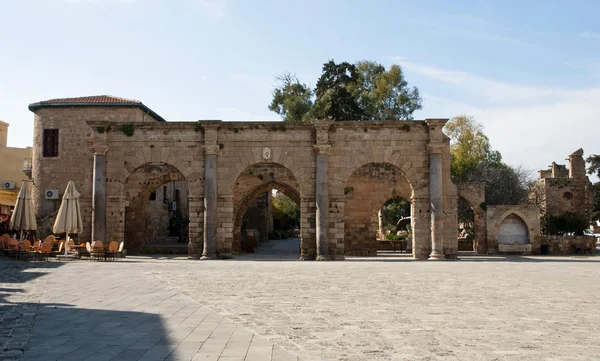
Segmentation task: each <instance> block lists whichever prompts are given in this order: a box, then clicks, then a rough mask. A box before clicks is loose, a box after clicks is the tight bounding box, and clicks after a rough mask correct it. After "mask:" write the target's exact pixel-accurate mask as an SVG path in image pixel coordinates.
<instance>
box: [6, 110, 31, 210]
mask: <svg viewBox="0 0 600 361" xmlns="http://www.w3.org/2000/svg"><path fill="white" fill-rule="evenodd" d="M8 127H9V124H8V123H5V122H3V121H0V164H1V165H0V222H2V221H5V220H7V219H8V218H10V214H11V209H12V207H14V205H15V202H16V200H17V194H18V193H19V189H20V188H21V186H22V185H23V180H24V179H28V176H29V175H31V173H30V172H31V155H32V148H31V147H27V148H14V147H9V146H8V145H7V141H8Z"/></svg>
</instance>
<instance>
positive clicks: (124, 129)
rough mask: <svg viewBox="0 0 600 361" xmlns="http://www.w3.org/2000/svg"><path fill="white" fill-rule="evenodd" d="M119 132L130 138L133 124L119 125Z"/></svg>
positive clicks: (133, 130)
mask: <svg viewBox="0 0 600 361" xmlns="http://www.w3.org/2000/svg"><path fill="white" fill-rule="evenodd" d="M121 132H123V134H125V135H126V136H128V137H132V136H133V133H134V132H135V129H134V127H133V124H131V123H125V124H122V125H121Z"/></svg>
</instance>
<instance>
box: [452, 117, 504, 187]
mask: <svg viewBox="0 0 600 361" xmlns="http://www.w3.org/2000/svg"><path fill="white" fill-rule="evenodd" d="M444 130H445V133H446V135H447V136H448V137H449V138H450V156H451V165H450V173H451V176H452V179H453V180H454V181H455V182H466V181H467V179H468V178H471V173H473V172H474V171H475V170H476V168H477V166H478V165H480V164H481V163H488V164H497V165H500V164H502V155H501V154H500V152H498V151H495V150H492V147H491V145H490V140H489V138H488V137H487V136H486V135H485V134H484V133H483V126H482V125H481V124H479V123H477V122H476V121H475V119H474V118H473V117H470V116H467V115H460V116H457V117H454V118H452V119H451V120H450V121H449V122H448V123H446V126H445V127H444Z"/></svg>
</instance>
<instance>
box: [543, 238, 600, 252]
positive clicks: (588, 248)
mask: <svg viewBox="0 0 600 361" xmlns="http://www.w3.org/2000/svg"><path fill="white" fill-rule="evenodd" d="M541 243H542V244H545V245H548V253H549V254H574V253H588V252H589V253H590V254H592V253H596V238H595V237H590V236H548V235H544V236H542V238H541Z"/></svg>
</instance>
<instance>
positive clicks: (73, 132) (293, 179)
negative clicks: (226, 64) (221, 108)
mask: <svg viewBox="0 0 600 361" xmlns="http://www.w3.org/2000/svg"><path fill="white" fill-rule="evenodd" d="M123 123H130V124H131V126H129V128H130V130H132V131H133V132H131V133H130V134H126V133H127V132H124V131H122V128H121V125H122V124H123ZM444 123H445V120H436V119H432V120H427V121H390V122H365V123H362V122H325V121H319V122H314V123H301V124H288V123H272V122H264V123H263V122H220V121H201V122H156V121H153V120H152V121H148V115H145V114H144V113H143V112H142V111H141V110H139V109H137V108H135V107H133V108H131V107H122V108H119V107H114V108H112V107H102V108H97V107H92V106H82V107H63V108H43V107H41V108H39V109H36V110H35V138H34V148H35V151H34V176H35V177H36V178H37V179H36V182H39V183H36V184H39V186H40V187H41V188H42V189H45V188H59V189H61V190H62V189H64V186H65V185H66V182H67V181H68V180H74V181H75V183H76V186H77V188H78V190H79V191H80V193H81V194H82V199H81V204H82V213H83V216H84V229H85V232H84V234H83V235H82V238H83V239H85V238H86V237H87V238H89V230H90V229H91V222H90V220H91V191H92V190H91V188H92V184H93V181H92V170H93V161H94V153H96V154H106V169H107V177H106V194H107V195H106V218H107V232H106V233H107V236H106V237H107V238H109V239H115V240H119V241H121V240H125V234H126V232H127V233H129V232H130V231H129V230H132V229H133V231H131V232H134V233H135V232H140V230H141V231H142V232H143V231H145V230H147V228H146V227H145V225H144V224H142V223H143V222H145V221H146V218H147V217H146V216H144V212H143V211H142V209H146V208H147V207H148V205H147V200H148V196H149V194H150V192H152V190H155V189H159V188H160V187H161V186H162V185H163V184H165V183H168V182H174V181H179V182H185V184H186V185H187V189H188V202H189V218H190V225H189V245H188V250H189V252H190V255H192V256H194V257H200V255H201V254H202V253H203V247H204V246H205V242H204V241H205V240H206V242H208V243H206V244H209V245H210V246H211V247H213V246H212V245H213V244H214V248H215V249H216V253H217V254H221V255H227V254H232V253H236V252H239V249H240V243H239V242H238V240H239V239H240V238H239V235H240V231H241V217H242V216H243V213H244V211H245V207H246V208H247V206H248V205H249V204H251V201H252V200H254V199H256V197H258V196H259V195H260V194H264V193H265V192H267V191H269V190H271V189H278V190H280V191H282V192H284V193H285V194H286V195H288V196H290V198H292V199H293V200H295V201H297V202H298V203H299V204H300V211H301V231H300V233H301V257H302V258H303V259H315V258H316V256H317V248H318V247H317V246H318V245H317V239H318V237H317V233H319V237H321V238H320V239H321V241H322V242H321V243H320V246H319V247H321V248H319V249H322V250H325V251H324V252H326V254H320V257H324V258H330V259H343V257H344V254H346V252H351V250H349V249H347V247H346V241H345V229H346V227H348V229H359V228H364V229H367V228H369V227H373V224H376V223H374V222H372V220H371V218H375V216H376V212H377V209H378V208H379V207H381V205H382V204H383V203H384V202H385V201H386V200H387V199H389V198H391V197H393V196H394V195H396V194H402V195H403V196H404V197H406V198H407V199H410V200H411V202H412V214H413V217H412V229H413V245H412V250H413V256H414V257H415V258H417V259H425V258H427V257H428V255H429V253H430V251H431V248H432V247H431V246H432V244H431V243H432V228H431V227H432V221H431V218H432V217H431V214H432V213H431V209H430V205H431V204H430V199H429V198H430V187H429V176H430V174H429V163H430V155H431V154H439V155H441V157H439V156H438V157H437V158H436V159H438V160H440V159H441V162H440V167H439V170H440V172H441V176H440V178H438V179H439V180H440V183H439V184H440V185H441V186H438V188H439V189H440V190H441V193H440V194H441V198H440V204H441V206H440V209H439V210H438V211H440V214H441V212H443V217H442V218H440V219H439V220H438V222H437V223H436V226H435V229H436V235H437V236H436V242H437V243H436V244H437V245H438V246H439V249H440V252H443V256H446V257H447V258H454V257H456V253H457V250H458V243H457V239H456V227H457V225H456V199H457V198H456V197H457V191H456V187H455V186H454V184H452V182H451V180H450V153H449V139H448V138H447V137H445V136H444V135H443V133H442V127H443V125H444ZM48 128H57V129H59V130H60V147H59V156H58V157H56V158H44V157H42V156H41V146H42V139H41V137H42V134H43V129H48ZM209 156H210V159H211V161H212V159H214V157H216V160H217V162H216V182H215V183H216V194H215V195H216V212H215V213H214V215H215V218H210V219H209V218H207V217H209V216H210V217H212V214H213V213H212V212H211V211H208V210H207V211H206V212H205V209H204V208H205V204H206V205H208V203H207V202H209V200H208V199H210V197H211V195H209V193H212V192H213V188H206V192H205V185H207V184H208V183H207V184H205V182H206V179H205V176H207V174H208V176H210V177H212V174H211V173H210V172H208V173H206V169H205V159H209ZM318 156H320V157H321V158H319V159H325V161H326V163H325V164H328V166H327V167H328V170H327V173H325V174H326V177H325V178H324V179H322V180H321V181H320V183H319V184H323V181H324V184H325V185H326V187H325V198H324V199H329V202H326V203H325V204H324V205H322V207H321V208H320V209H317V198H316V187H317V182H316V178H317V172H316V168H317V163H316V158H317V157H318ZM320 164H321V163H320ZM373 165H375V167H373ZM363 167H365V168H363ZM319 169H323V168H319ZM381 169H383V170H384V171H383V173H385V174H387V173H389V171H388V170H393V173H394V176H393V177H395V179H397V180H401V182H399V183H397V184H396V185H392V184H391V183H390V181H389V180H387V179H384V178H385V177H384V174H383V173H381V174H379V173H377V172H379V170H381ZM365 170H366V171H365ZM373 172H375V174H373ZM100 181H102V180H100ZM392 183H393V182H392ZM369 185H370V186H369ZM388 186H389V187H390V188H387V187H388ZM321 189H322V188H321ZM349 189H354V192H355V193H353V194H356V196H357V197H364V199H365V200H366V201H367V202H368V203H369V204H368V206H369V207H364V209H361V208H360V207H359V206H358V203H357V202H355V201H353V199H352V198H351V197H348V191H349ZM321 196H323V194H321ZM34 197H35V198H36V209H37V211H38V214H39V215H40V216H41V217H47V218H51V215H52V214H53V212H54V211H55V210H56V208H57V205H58V202H56V201H47V200H45V199H44V197H43V193H40V192H38V193H37V194H34ZM319 199H320V201H319V202H322V199H323V198H319ZM210 202H212V201H210ZM354 203H356V204H354ZM371 203H372V204H371ZM211 204H212V203H211ZM321 204H322V203H321ZM371 205H372V207H371ZM367 208H369V210H368V212H367ZM370 208H372V210H370ZM207 209H208V208H207ZM346 209H348V213H347V214H346ZM363 211H364V212H365V214H366V213H369V214H370V216H369V217H368V218H367V217H363V215H362V214H361V215H360V216H358V215H357V214H358V213H357V212H363ZM371 213H372V214H371ZM317 215H319V216H318V217H319V220H320V222H324V223H321V224H322V227H321V228H320V232H318V230H317V223H316V220H317ZM371 215H372V216H373V217H371ZM48 216H50V217H48ZM205 219H206V222H208V223H207V224H206V230H205ZM213 219H214V220H215V223H211V222H213ZM238 220H239V221H238ZM213 224H214V225H216V233H215V234H216V238H214V239H213V238H211V237H212V236H211V234H212V233H210V232H213V231H212V230H211V229H213V228H212V227H214V226H213ZM205 232H209V233H206V234H208V235H205ZM369 233H370V231H369ZM372 233H373V239H374V238H375V233H376V226H375V227H373V232H372ZM141 237H142V236H140V235H137V236H135V235H132V234H128V237H127V238H128V239H126V244H128V243H127V242H133V243H130V244H129V245H128V247H129V246H132V247H135V246H137V247H139V246H141V243H143V242H139V241H134V240H139V239H140V238H141ZM349 237H350V236H349ZM355 241H356V240H355ZM135 242H138V243H139V244H137V245H136V244H135ZM211 242H215V243H211ZM325 242H327V243H325ZM369 242H370V241H368V240H367V241H366V243H362V244H361V243H360V242H355V243H356V245H357V247H358V248H356V249H360V251H359V253H364V254H369V252H372V251H371V248H373V249H376V245H371V243H372V242H371V243H369ZM323 244H324V245H325V247H323ZM353 244H354V243H353ZM371 246H373V247H371ZM350 249H351V247H350ZM204 251H205V252H213V251H212V250H209V249H208V248H207V249H206V250H204ZM319 252H320V251H319Z"/></svg>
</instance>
